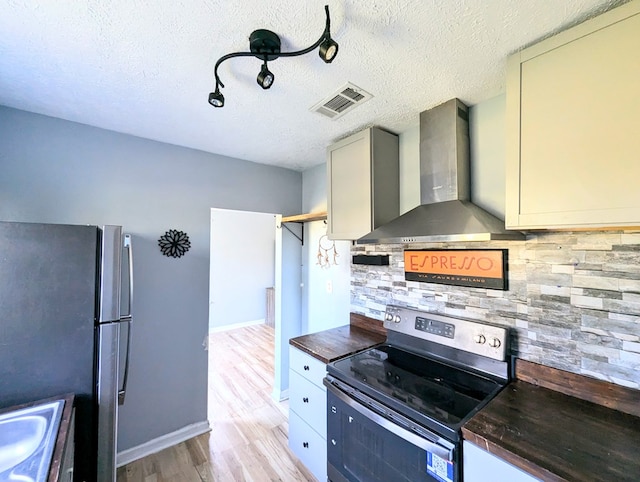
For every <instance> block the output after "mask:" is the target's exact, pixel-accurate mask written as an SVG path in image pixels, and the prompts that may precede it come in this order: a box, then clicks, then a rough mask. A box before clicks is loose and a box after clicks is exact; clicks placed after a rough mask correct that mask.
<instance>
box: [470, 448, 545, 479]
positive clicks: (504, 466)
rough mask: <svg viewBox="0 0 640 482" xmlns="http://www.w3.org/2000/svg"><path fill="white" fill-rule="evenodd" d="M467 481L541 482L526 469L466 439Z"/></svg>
mask: <svg viewBox="0 0 640 482" xmlns="http://www.w3.org/2000/svg"><path fill="white" fill-rule="evenodd" d="M462 457H463V465H464V467H463V470H464V480H465V482H495V481H497V480H504V481H507V480H508V481H509V482H540V479H537V478H535V477H533V476H532V475H530V474H528V473H526V472H525V471H523V470H521V469H519V468H518V467H515V466H513V465H511V464H510V463H508V462H505V461H504V460H502V459H500V458H498V457H496V456H495V455H493V454H490V453H489V452H485V451H484V450H482V449H481V448H479V447H477V446H476V445H474V444H472V443H471V442H467V441H465V442H464V444H463V448H462Z"/></svg>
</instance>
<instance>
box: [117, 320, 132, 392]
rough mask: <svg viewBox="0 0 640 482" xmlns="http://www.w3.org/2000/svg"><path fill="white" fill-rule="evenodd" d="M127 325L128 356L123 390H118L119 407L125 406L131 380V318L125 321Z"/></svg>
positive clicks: (123, 377)
mask: <svg viewBox="0 0 640 482" xmlns="http://www.w3.org/2000/svg"><path fill="white" fill-rule="evenodd" d="M124 322H126V323H127V355H126V357H125V361H124V375H122V389H120V390H118V405H122V404H124V397H125V395H126V392H127V380H128V379H129V354H130V352H131V317H129V319H128V320H123V323H124Z"/></svg>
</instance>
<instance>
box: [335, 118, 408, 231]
mask: <svg viewBox="0 0 640 482" xmlns="http://www.w3.org/2000/svg"><path fill="white" fill-rule="evenodd" d="M399 211H400V192H399V151H398V136H397V135H395V134H391V133H389V132H386V131H384V130H382V129H379V128H377V127H372V128H369V129H366V130H364V131H361V132H358V133H357V134H353V135H351V136H349V137H347V138H345V139H342V140H341V141H339V142H336V143H335V144H333V145H331V146H329V147H328V148H327V224H328V227H327V235H328V237H329V238H330V239H347V240H355V239H358V238H360V237H361V236H364V235H365V234H368V233H369V232H371V231H372V230H373V229H375V228H377V227H379V226H381V225H382V224H385V223H387V222H389V221H391V220H392V219H394V218H396V217H398V214H399Z"/></svg>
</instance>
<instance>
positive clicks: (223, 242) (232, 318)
mask: <svg viewBox="0 0 640 482" xmlns="http://www.w3.org/2000/svg"><path fill="white" fill-rule="evenodd" d="M275 230H276V220H275V216H274V215H273V214H268V213H255V212H249V211H236V210H233V209H212V210H211V235H210V236H211V255H210V256H211V260H210V261H211V269H210V275H209V330H216V329H217V330H221V329H223V330H224V329H230V328H233V325H238V324H245V323H251V322H260V321H262V322H264V321H265V319H266V315H267V297H266V292H267V291H266V289H267V288H272V287H273V285H274V281H275V279H274V278H275V243H276V241H275V236H276V235H275ZM239 287H241V289H238V288H239Z"/></svg>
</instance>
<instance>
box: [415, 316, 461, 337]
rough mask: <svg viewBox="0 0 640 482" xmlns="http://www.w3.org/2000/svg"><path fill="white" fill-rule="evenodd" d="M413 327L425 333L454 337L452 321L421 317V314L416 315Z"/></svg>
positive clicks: (454, 330)
mask: <svg viewBox="0 0 640 482" xmlns="http://www.w3.org/2000/svg"><path fill="white" fill-rule="evenodd" d="M415 328H416V330H420V331H424V332H425V333H431V334H433V335H438V336H444V337H446V338H454V333H455V332H456V325H454V324H453V323H445V322H443V321H438V320H434V319H432V318H423V317H422V316H416V324H415Z"/></svg>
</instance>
